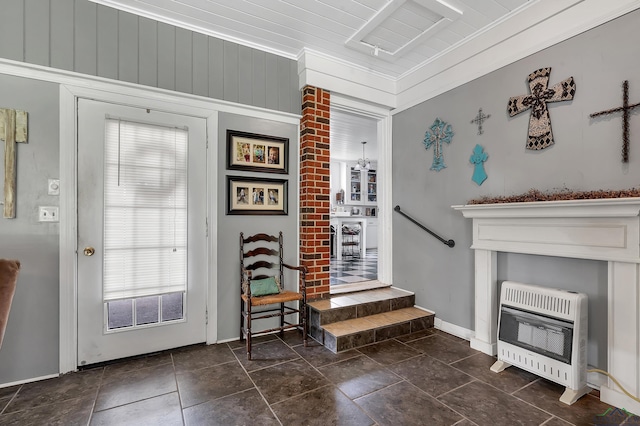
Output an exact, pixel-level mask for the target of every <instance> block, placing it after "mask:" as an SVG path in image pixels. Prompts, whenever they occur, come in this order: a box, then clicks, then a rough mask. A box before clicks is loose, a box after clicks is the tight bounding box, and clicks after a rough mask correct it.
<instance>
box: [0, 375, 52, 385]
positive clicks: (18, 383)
mask: <svg viewBox="0 0 640 426" xmlns="http://www.w3.org/2000/svg"><path fill="white" fill-rule="evenodd" d="M59 376H60V375H59V374H58V373H56V374H48V375H46V376H40V377H32V378H30V379H24V380H18V381H17V382H10V383H0V389H2V388H10V387H11V386H17V385H24V384H25V383H33V382H39V381H40V380H46V379H54V378H56V377H59Z"/></svg>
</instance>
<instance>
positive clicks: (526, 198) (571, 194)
mask: <svg viewBox="0 0 640 426" xmlns="http://www.w3.org/2000/svg"><path fill="white" fill-rule="evenodd" d="M630 197H640V188H631V189H623V190H597V191H571V190H570V189H562V190H559V191H552V192H544V191H539V190H537V189H530V190H529V191H527V192H525V193H524V194H519V195H509V196H505V197H482V198H476V199H473V200H470V201H469V202H468V204H497V203H525V202H531V201H560V200H593V199H598V198H630Z"/></svg>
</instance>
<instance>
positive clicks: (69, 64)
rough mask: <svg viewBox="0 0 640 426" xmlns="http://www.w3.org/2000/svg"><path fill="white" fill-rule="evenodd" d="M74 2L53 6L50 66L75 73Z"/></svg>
mask: <svg viewBox="0 0 640 426" xmlns="http://www.w3.org/2000/svg"><path fill="white" fill-rule="evenodd" d="M73 9H74V3H73V0H56V2H55V4H53V5H51V9H50V13H51V21H50V22H51V24H50V25H51V40H50V42H49V48H50V49H51V53H50V54H49V60H50V61H51V62H50V63H49V64H48V65H49V66H51V67H53V68H58V69H62V70H67V71H73Z"/></svg>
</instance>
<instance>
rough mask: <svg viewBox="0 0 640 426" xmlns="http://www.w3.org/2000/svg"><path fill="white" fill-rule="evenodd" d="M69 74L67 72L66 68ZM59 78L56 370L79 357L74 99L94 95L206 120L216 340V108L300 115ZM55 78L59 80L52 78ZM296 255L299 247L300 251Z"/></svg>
mask: <svg viewBox="0 0 640 426" xmlns="http://www.w3.org/2000/svg"><path fill="white" fill-rule="evenodd" d="M69 74H71V73H69ZM70 77H71V78H64V79H60V80H62V81H59V80H58V82H59V83H61V84H60V215H59V218H60V271H59V273H60V336H59V370H60V371H59V373H60V374H63V373H67V372H71V371H76V370H77V366H78V358H77V345H78V335H77V324H78V318H77V287H78V282H77V273H76V271H77V251H78V249H77V240H78V235H77V158H76V155H77V143H78V141H77V131H76V129H77V100H78V98H87V99H93V100H97V101H102V102H111V103H117V104H122V105H127V106H133V107H139V108H152V109H157V110H162V111H167V112H172V113H176V114H181V115H190V116H194V117H199V118H203V119H205V120H206V122H207V146H208V147H209V149H208V150H207V164H208V167H207V184H206V187H207V210H208V211H207V217H208V219H207V224H208V226H207V227H208V241H207V250H208V253H207V258H208V261H209V264H208V271H207V277H208V283H207V325H206V343H207V344H212V343H216V342H217V335H218V318H217V315H216V314H217V294H218V280H217V269H218V268H217V261H218V260H217V239H218V238H217V237H218V235H217V234H218V230H217V223H218V209H217V203H218V200H219V199H220V197H219V195H218V187H219V185H218V181H219V179H220V173H219V170H218V164H219V162H218V145H219V144H220V143H224V141H219V140H218V113H219V112H228V113H233V114H239V115H243V116H247V117H253V118H263V119H268V120H273V121H279V122H284V123H289V124H295V125H297V126H299V125H300V115H297V114H292V113H286V112H279V111H272V110H267V109H264V108H259V107H253V106H249V105H239V104H234V103H232V102H227V101H220V100H215V99H209V98H203V97H201V96H196V95H190V94H183V93H178V92H172V91H169V90H165V89H157V88H151V87H150V88H143V87H142V86H139V85H136V84H131V83H126V82H111V81H108V80H106V79H102V78H96V77H89V78H81V77H77V76H75V75H73V76H70ZM53 80H57V79H56V78H54V79H53ZM298 255H299V253H298Z"/></svg>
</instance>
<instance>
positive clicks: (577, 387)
mask: <svg viewBox="0 0 640 426" xmlns="http://www.w3.org/2000/svg"><path fill="white" fill-rule="evenodd" d="M511 365H513V366H516V367H519V368H522V369H523V370H526V371H529V372H531V373H533V374H537V375H538V376H540V377H544V378H546V379H549V380H552V381H554V382H556V383H559V384H561V385H563V386H566V390H565V391H564V393H563V394H562V396H561V397H560V401H562V402H564V403H565V404H569V405H570V404H573V403H574V402H576V401H577V400H578V398H580V397H581V396H583V395H585V394H586V393H588V392H589V390H590V388H589V387H588V386H587V296H586V295H585V294H582V293H573V292H569V291H564V290H556V289H550V288H546V287H538V286H534V285H528V284H522V283H516V282H512V281H505V282H503V283H502V291H501V293H500V313H499V319H498V361H496V362H495V363H494V364H493V366H492V367H491V371H494V372H496V373H499V372H500V371H502V370H504V369H505V368H507V367H509V366H511Z"/></svg>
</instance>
